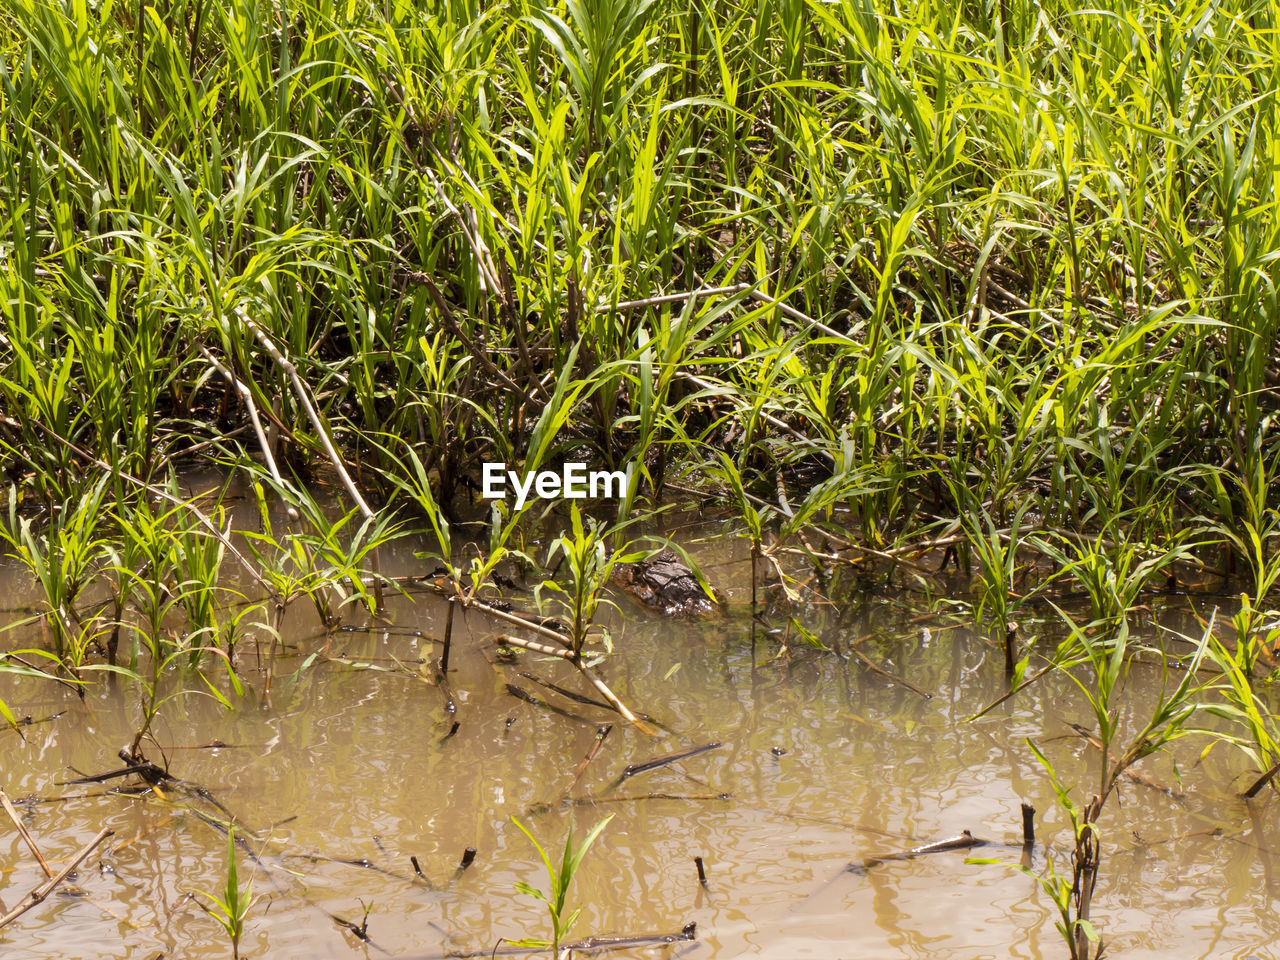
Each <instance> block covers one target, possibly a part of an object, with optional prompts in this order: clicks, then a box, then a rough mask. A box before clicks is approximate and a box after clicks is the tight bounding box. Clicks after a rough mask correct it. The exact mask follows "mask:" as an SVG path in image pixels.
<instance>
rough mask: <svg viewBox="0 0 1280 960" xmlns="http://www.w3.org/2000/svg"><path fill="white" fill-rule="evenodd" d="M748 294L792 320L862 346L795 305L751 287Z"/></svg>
mask: <svg viewBox="0 0 1280 960" xmlns="http://www.w3.org/2000/svg"><path fill="white" fill-rule="evenodd" d="M748 295H749V296H750V297H751V298H752V299H754V300H759V301H760V302H761V303H767V304H769V305H771V306H774V307H777V308H778V312H779V313H782V314H784V315H786V316H788V317H790V318H791V319H792V320H799V321H800V322H801V323H807V324H808V325H809V326H811V327H813V328H814V329H815V330H821V331H822V332H823V333H825V334H826V335H827V336H829V337H835V338H836V339H837V340H843V341H844V342H845V343H852V344H853V345H854V346H859V347H860V346H862V344H860V343H858V341H857V340H854V339H853V338H852V337H851V336H849V335H848V334H847V333H841V332H840V331H839V330H835V329H833V328H832V327H828V326H827V325H826V324H825V323H819V322H818V321H817V320H815V319H813V317H811V316H809V315H808V314H804V313H801V312H800V311H799V310H797V309H796V308H795V307H789V306H787V305H786V304H785V303H783V302H782V301H781V300H776V299H774V298H773V297H771V296H769V295H768V294H767V293H764V292H763V291H761V290H757V289H752V290H751V291H750V293H749V294H748Z"/></svg>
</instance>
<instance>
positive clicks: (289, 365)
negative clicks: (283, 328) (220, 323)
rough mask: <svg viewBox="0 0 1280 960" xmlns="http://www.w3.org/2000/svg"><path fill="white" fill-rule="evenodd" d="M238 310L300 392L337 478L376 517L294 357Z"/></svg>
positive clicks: (366, 514)
mask: <svg viewBox="0 0 1280 960" xmlns="http://www.w3.org/2000/svg"><path fill="white" fill-rule="evenodd" d="M235 314H236V318H237V319H238V320H239V321H240V322H241V323H243V324H244V325H245V326H247V327H248V328H249V329H250V330H252V331H253V333H254V336H255V337H257V339H258V342H259V343H260V344H262V348H263V349H264V350H266V351H267V353H268V354H270V355H271V359H272V360H274V361H275V362H276V365H277V366H278V367H280V369H281V370H283V371H284V372H285V375H286V376H288V378H289V382H290V383H291V384H292V385H293V392H294V394H295V395H296V396H297V398H298V402H299V403H301V404H302V409H303V411H304V412H305V413H306V415H307V419H308V420H310V421H311V426H312V428H313V429H314V430H315V431H316V434H317V435H318V436H319V437H320V443H321V444H322V445H323V446H324V451H325V453H326V454H327V455H328V457H329V462H330V463H331V464H332V465H333V469H334V470H335V471H337V474H338V479H339V480H341V481H342V485H343V486H344V487H345V488H346V490H347V495H348V496H349V497H351V499H352V501H353V502H354V503H355V505H356V506H357V507H358V508H359V510H360V514H361V516H363V517H364V518H365V519H366V520H372V519H373V518H374V517H373V511H372V510H370V509H369V504H367V503H365V500H364V497H363V496H362V495H361V493H360V491H359V490H358V489H357V488H356V485H355V481H353V480H352V479H351V474H349V473H348V472H347V468H346V467H345V466H344V465H343V463H342V458H341V457H340V456H338V451H337V449H336V448H335V447H334V445H333V441H332V440H330V439H329V431H328V428H327V426H326V424H325V422H324V420H323V419H322V418H321V417H320V413H319V411H317V410H316V408H315V406H314V405H313V404H312V403H311V397H310V396H309V394H308V392H307V387H306V384H304V383H303V382H302V377H300V376H299V375H298V368H297V367H295V366H294V365H293V361H292V360H290V359H289V358H288V357H286V356H285V355H284V354H283V353H281V352H280V348H279V347H277V346H276V345H275V343H274V342H273V341H272V339H271V338H270V337H268V336H267V334H266V331H265V330H263V329H262V328H261V327H260V326H258V324H257V323H255V322H254V320H253V318H252V317H250V316H249V315H248V314H247V313H245V311H244V310H243V309H241V308H240V307H236V309H235Z"/></svg>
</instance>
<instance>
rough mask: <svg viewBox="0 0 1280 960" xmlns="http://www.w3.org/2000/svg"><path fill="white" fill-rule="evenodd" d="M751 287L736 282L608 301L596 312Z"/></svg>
mask: <svg viewBox="0 0 1280 960" xmlns="http://www.w3.org/2000/svg"><path fill="white" fill-rule="evenodd" d="M749 289H751V284H749V283H735V284H731V285H730V286H727V287H699V288H698V289H697V290H686V291H685V292H684V293H664V294H662V295H661V296H657V297H646V298H644V299H643V300H623V301H621V302H620V303H606V304H602V305H601V306H598V307H596V314H597V315H598V314H602V313H608V312H609V311H611V310H638V309H640V308H642V307H657V306H661V305H662V304H664V303H679V302H681V301H683V300H696V299H698V298H699V297H718V296H733V295H734V294H735V293H742V292H743V291H744V290H749Z"/></svg>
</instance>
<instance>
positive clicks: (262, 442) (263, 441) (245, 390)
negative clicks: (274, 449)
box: [196, 343, 285, 488]
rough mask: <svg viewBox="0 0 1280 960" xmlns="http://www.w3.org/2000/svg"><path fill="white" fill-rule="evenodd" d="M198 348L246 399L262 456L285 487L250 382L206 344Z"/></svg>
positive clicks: (271, 471)
mask: <svg viewBox="0 0 1280 960" xmlns="http://www.w3.org/2000/svg"><path fill="white" fill-rule="evenodd" d="M196 347H197V349H198V350H199V351H200V353H201V355H202V356H203V357H204V358H205V359H206V360H208V361H209V363H211V364H213V367H214V369H215V370H217V371H218V372H219V373H220V374H222V376H223V379H225V380H226V381H227V383H229V384H231V386H232V388H233V389H234V390H235V391H236V392H237V393H239V394H240V397H241V398H242V399H243V400H244V404H245V406H246V407H247V408H248V410H249V419H250V420H251V421H253V432H254V433H256V434H257V435H258V446H260V447H261V448H262V456H263V458H264V459H265V460H266V461H267V471H268V472H269V473H270V474H271V479H273V480H274V481H275V482H276V483H277V484H279V485H280V486H281V487H282V488H283V487H284V485H285V483H284V478H283V477H281V476H280V468H279V467H277V466H276V458H275V456H274V455H272V453H271V444H269V443H268V442H267V435H266V432H265V431H264V430H263V429H262V420H261V419H260V418H259V417H258V405H257V404H256V403H254V402H253V391H252V390H250V389H249V386H248V384H246V383H245V382H244V381H242V380H240V378H238V377H237V376H236V375H235V374H234V373H232V372H231V371H230V370H228V369H227V368H226V367H225V366H223V365H222V363H221V361H219V360H218V358H217V357H215V356H214V355H213V354H212V353H210V352H209V349H208V348H207V347H206V346H205V345H204V344H202V343H201V344H197V345H196Z"/></svg>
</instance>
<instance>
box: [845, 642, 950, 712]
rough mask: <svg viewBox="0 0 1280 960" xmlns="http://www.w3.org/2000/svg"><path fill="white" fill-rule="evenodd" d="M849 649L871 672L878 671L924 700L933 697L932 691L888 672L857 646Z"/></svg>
mask: <svg viewBox="0 0 1280 960" xmlns="http://www.w3.org/2000/svg"><path fill="white" fill-rule="evenodd" d="M850 651H851V652H852V653H853V655H854V656H855V657H857V658H858V659H859V660H861V661H862V662H863V663H864V664H866V666H867V668H868V669H869V670H871V672H872V673H878V674H880V676H882V677H884V678H885V679H886V680H891V681H892V682H894V683H896V684H898V685H900V686H903V687H906V688H907V689H908V690H910V691H911V692H912V693H918V694H919V695H920V696H922V697H924V698H925V699H926V700H932V699H933V694H932V693H928V692H926V691H924V690H921V689H920V688H919V687H917V686H916V685H915V684H914V683H912V682H911V681H910V680H904V679H903V678H902V677H899V676H897V675H896V674H892V673H890V672H889V671H888V670H886V669H885V668H884V667H882V666H880V664H878V663H876V662H875V661H874V660H872V659H871V658H870V657H868V656H867V655H866V654H865V653H863V652H862V651H861V650H859V649H858V648H857V647H850Z"/></svg>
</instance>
